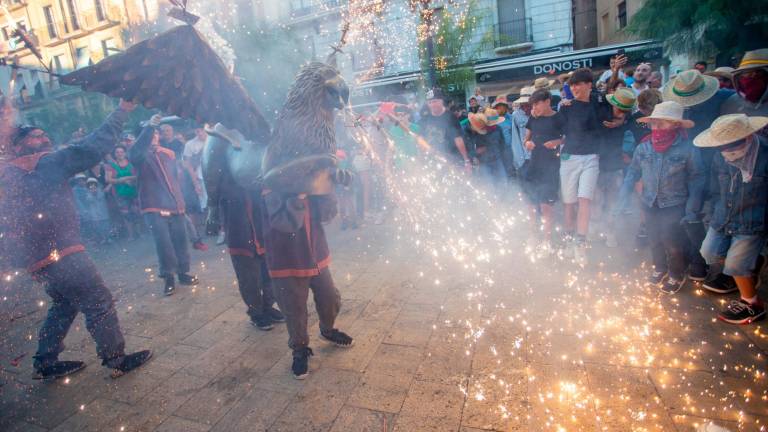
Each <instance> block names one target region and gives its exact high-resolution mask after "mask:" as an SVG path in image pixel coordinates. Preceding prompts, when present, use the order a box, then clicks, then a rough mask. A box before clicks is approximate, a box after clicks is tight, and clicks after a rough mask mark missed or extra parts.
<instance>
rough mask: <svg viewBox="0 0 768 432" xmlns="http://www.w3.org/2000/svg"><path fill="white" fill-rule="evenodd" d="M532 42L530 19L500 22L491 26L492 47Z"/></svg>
mask: <svg viewBox="0 0 768 432" xmlns="http://www.w3.org/2000/svg"><path fill="white" fill-rule="evenodd" d="M523 42H533V31H532V25H531V18H521V19H516V20H513V21H506V22H500V23H498V24H496V25H494V26H493V47H494V48H499V47H503V46H509V45H515V44H519V43H523Z"/></svg>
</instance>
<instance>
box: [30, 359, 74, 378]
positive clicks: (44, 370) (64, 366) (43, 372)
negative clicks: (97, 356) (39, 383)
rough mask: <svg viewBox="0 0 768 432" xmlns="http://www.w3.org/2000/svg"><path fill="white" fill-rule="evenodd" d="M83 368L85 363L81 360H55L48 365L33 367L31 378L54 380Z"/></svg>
mask: <svg viewBox="0 0 768 432" xmlns="http://www.w3.org/2000/svg"><path fill="white" fill-rule="evenodd" d="M83 369H85V363H83V362H81V361H57V362H56V363H53V364H52V365H49V366H43V367H39V368H35V373H34V374H33V375H32V378H33V379H36V380H54V379H56V378H61V377H65V376H67V375H72V374H73V373H75V372H78V371H81V370H83Z"/></svg>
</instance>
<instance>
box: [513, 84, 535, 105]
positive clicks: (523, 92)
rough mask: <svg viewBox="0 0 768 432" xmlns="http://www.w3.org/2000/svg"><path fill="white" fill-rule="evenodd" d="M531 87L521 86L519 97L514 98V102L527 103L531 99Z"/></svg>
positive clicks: (532, 89) (532, 90)
mask: <svg viewBox="0 0 768 432" xmlns="http://www.w3.org/2000/svg"><path fill="white" fill-rule="evenodd" d="M534 90H535V89H534V88H533V87H523V88H521V89H520V97H519V98H517V99H515V103H519V104H521V103H528V102H530V100H531V95H532V94H533V92H534Z"/></svg>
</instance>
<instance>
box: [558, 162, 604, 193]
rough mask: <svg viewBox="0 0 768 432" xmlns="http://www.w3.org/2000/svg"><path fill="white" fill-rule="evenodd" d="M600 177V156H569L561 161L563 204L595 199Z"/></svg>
mask: <svg viewBox="0 0 768 432" xmlns="http://www.w3.org/2000/svg"><path fill="white" fill-rule="evenodd" d="M598 175H600V158H599V156H598V155H568V159H562V158H561V159H560V190H561V193H562V196H563V203H565V204H575V203H577V202H578V201H579V198H585V199H589V200H591V199H594V197H595V186H596V185H597V177H598Z"/></svg>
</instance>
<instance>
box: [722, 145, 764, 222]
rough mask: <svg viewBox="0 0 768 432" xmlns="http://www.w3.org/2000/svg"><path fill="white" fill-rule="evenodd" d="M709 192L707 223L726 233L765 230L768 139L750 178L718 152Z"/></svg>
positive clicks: (761, 148) (762, 146)
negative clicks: (708, 216) (711, 206)
mask: <svg viewBox="0 0 768 432" xmlns="http://www.w3.org/2000/svg"><path fill="white" fill-rule="evenodd" d="M711 182H712V183H711V186H710V192H711V193H712V200H713V202H714V205H713V212H712V219H711V221H710V227H711V228H712V229H714V230H716V231H719V232H723V233H725V234H727V235H755V234H763V233H765V232H766V230H767V228H768V227H766V217H767V216H768V213H767V212H766V205H768V143H767V142H766V141H765V140H764V139H760V148H759V150H758V154H757V162H756V163H755V171H754V173H753V174H752V180H750V182H749V183H744V181H742V177H741V171H740V170H739V169H738V168H736V167H734V166H732V165H730V164H728V163H727V162H726V161H725V159H723V156H722V155H721V154H720V153H719V152H718V153H717V154H716V155H715V157H714V160H713V161H712V178H711Z"/></svg>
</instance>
